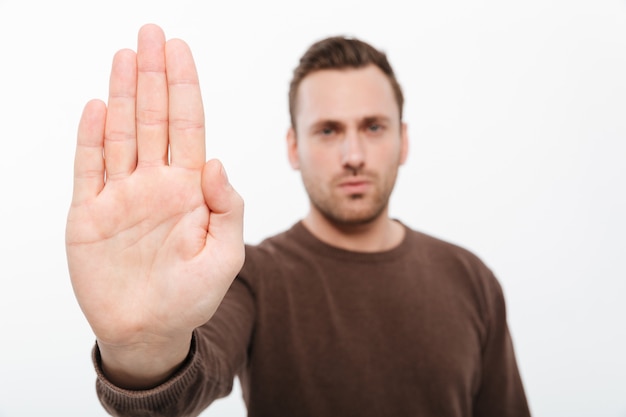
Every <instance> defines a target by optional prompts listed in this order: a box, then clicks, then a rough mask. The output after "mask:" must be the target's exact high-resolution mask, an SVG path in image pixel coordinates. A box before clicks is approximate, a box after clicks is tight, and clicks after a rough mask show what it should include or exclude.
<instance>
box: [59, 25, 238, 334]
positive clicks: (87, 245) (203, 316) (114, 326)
mask: <svg viewBox="0 0 626 417" xmlns="http://www.w3.org/2000/svg"><path fill="white" fill-rule="evenodd" d="M109 91H110V92H109V99H108V106H106V105H105V104H104V103H103V102H101V101H99V100H93V101H91V102H89V103H88V104H87V105H86V106H85V110H84V112H83V116H82V118H81V122H80V125H79V131H78V143H77V149H76V160H75V169H74V170H75V177H74V195H73V200H72V205H71V209H70V212H69V216H68V222H67V232H66V244H67V256H68V265H69V271H70V276H71V279H72V284H73V287H74V291H75V293H76V296H77V299H78V301H79V304H80V306H81V308H82V310H83V312H84V313H85V315H86V317H87V320H88V321H89V323H90V325H91V327H92V328H93V330H94V332H95V334H96V336H97V338H98V343H99V344H102V345H110V346H133V345H145V344H149V343H160V342H162V341H166V340H168V339H175V338H177V337H181V335H189V334H190V333H191V331H192V330H193V329H194V328H196V327H198V326H200V325H202V324H203V323H204V322H206V321H207V320H209V319H210V317H211V316H212V314H213V313H214V312H215V310H216V309H217V306H218V305H219V303H220V301H221V299H222V298H223V296H224V294H225V292H226V291H227V289H228V287H229V286H230V283H231V282H232V280H233V278H234V277H235V275H236V274H237V272H238V271H239V268H240V267H241V265H242V262H243V256H244V255H243V239H242V221H243V202H242V200H241V198H240V197H239V195H238V194H237V193H236V192H235V190H234V189H233V188H232V187H231V186H230V185H229V183H228V180H227V179H226V176H225V174H224V171H223V168H222V166H221V164H220V163H219V162H218V161H215V160H213V161H209V162H205V158H206V157H205V144H204V114H203V109H202V100H201V95H200V88H199V84H198V77H197V73H196V69H195V65H194V62H193V58H192V56H191V52H190V50H189V48H188V47H187V45H186V44H185V43H184V42H183V41H181V40H169V41H167V42H166V41H165V37H164V34H163V32H162V31H161V29H160V28H158V27H156V26H154V25H147V26H144V27H143V28H142V29H141V30H140V32H139V40H138V46H137V52H136V53H135V52H134V51H131V50H121V51H119V52H118V53H117V54H116V55H115V57H114V60H113V67H112V70H111V80H110V87H109ZM187 337H188V336H187Z"/></svg>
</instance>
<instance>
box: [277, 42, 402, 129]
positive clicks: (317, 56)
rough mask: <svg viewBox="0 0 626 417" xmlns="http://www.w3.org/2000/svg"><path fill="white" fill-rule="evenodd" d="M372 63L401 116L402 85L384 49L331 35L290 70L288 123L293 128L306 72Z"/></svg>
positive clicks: (316, 45)
mask: <svg viewBox="0 0 626 417" xmlns="http://www.w3.org/2000/svg"><path fill="white" fill-rule="evenodd" d="M372 64H373V65H376V66H377V67H378V68H380V70H381V71H382V72H383V73H384V74H385V75H386V76H387V78H388V79H389V82H390V83H391V87H392V89H393V93H394V96H395V98H396V102H397V103H398V110H399V114H400V120H402V107H403V105H404V96H403V95H402V88H401V87H400V84H399V83H398V80H396V76H395V74H394V72H393V69H392V68H391V65H390V64H389V61H388V60H387V56H386V55H385V53H384V52H382V51H379V50H378V49H376V48H374V47H373V46H371V45H370V44H368V43H366V42H363V41H361V40H359V39H356V38H348V37H343V36H333V37H330V38H326V39H322V40H320V41H318V42H315V43H314V44H313V45H311V46H310V47H309V49H308V50H307V51H306V52H305V53H304V55H302V58H300V63H299V64H298V66H297V67H296V68H295V69H294V70H293V78H292V79H291V83H290V84H289V116H290V118H291V126H292V127H293V128H294V129H295V128H296V123H295V114H296V100H297V96H298V87H300V83H301V82H302V80H303V79H304V78H305V77H306V76H307V75H309V74H311V73H312V72H314V71H319V70H324V69H344V68H363V67H366V66H368V65H372Z"/></svg>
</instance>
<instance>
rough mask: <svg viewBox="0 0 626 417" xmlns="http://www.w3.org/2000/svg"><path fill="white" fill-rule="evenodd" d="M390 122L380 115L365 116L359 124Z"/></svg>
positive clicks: (386, 117) (387, 118)
mask: <svg viewBox="0 0 626 417" xmlns="http://www.w3.org/2000/svg"><path fill="white" fill-rule="evenodd" d="M390 120H391V119H390V118H389V117H388V116H384V115H382V114H381V115H373V116H366V117H364V118H363V120H362V121H361V123H363V124H370V123H374V122H382V123H389V121H390Z"/></svg>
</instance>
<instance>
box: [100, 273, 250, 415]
mask: <svg viewBox="0 0 626 417" xmlns="http://www.w3.org/2000/svg"><path fill="white" fill-rule="evenodd" d="M254 311H255V309H254V299H253V296H252V292H251V291H250V289H249V288H248V286H247V284H246V283H244V282H243V281H241V280H240V279H236V280H235V281H234V282H233V284H232V286H231V288H230V289H229V291H228V293H227V294H226V296H225V297H224V300H223V301H222V303H221V304H220V307H219V308H218V310H217V311H216V313H215V314H214V316H213V317H212V318H211V320H210V321H209V322H207V323H206V324H205V325H203V326H202V327H199V328H197V329H196V330H195V331H194V333H193V337H192V342H191V348H190V351H189V355H188V356H187V359H186V360H185V362H184V363H183V364H182V365H181V367H180V368H179V369H178V371H177V372H175V373H174V374H173V375H172V377H171V378H170V379H169V380H167V381H166V382H164V383H163V384H161V385H159V386H157V387H154V388H152V389H148V390H138V391H133V390H126V389H123V388H120V387H117V386H115V385H114V384H112V383H111V382H110V381H109V380H108V379H107V378H106V376H105V375H104V374H103V372H102V367H101V362H100V354H99V351H98V347H97V346H95V347H94V350H93V361H94V365H95V368H96V374H97V379H96V392H97V394H98V398H99V399H100V402H101V403H102V405H103V407H104V408H105V410H106V411H107V412H109V413H110V414H111V415H113V416H124V417H143V416H146V417H147V416H151V417H158V416H196V415H198V414H200V413H201V412H202V411H203V410H204V409H206V408H207V407H208V406H209V405H210V404H211V403H212V402H213V401H214V400H216V399H218V398H221V397H224V396H226V395H228V394H229V393H230V392H231V390H232V386H233V380H234V377H235V376H236V375H237V374H238V373H239V372H241V370H242V369H243V368H244V367H245V365H246V359H247V349H248V344H249V340H250V335H251V333H252V328H253V325H254Z"/></svg>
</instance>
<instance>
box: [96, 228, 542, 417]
mask: <svg viewBox="0 0 626 417" xmlns="http://www.w3.org/2000/svg"><path fill="white" fill-rule="evenodd" d="M94 358H95V362H96V370H97V372H98V380H97V390H98V394H99V397H100V399H101V401H102V403H103V405H104V406H105V408H106V409H107V410H108V411H109V412H111V413H113V414H114V415H119V416H161V415H162V416H187V415H197V414H198V413H200V412H201V411H202V410H203V409H204V408H206V406H208V405H209V404H210V403H211V401H213V400H214V399H216V398H219V397H222V396H224V395H227V394H228V393H229V392H230V390H231V388H232V383H233V378H234V377H235V376H236V375H238V376H239V377H240V378H241V384H242V389H243V392H244V399H245V401H246V404H247V407H248V413H249V416H251V417H255V416H290V417H296V416H324V417H327V416H359V417H367V416H376V417H380V416H433V417H447V416H450V417H453V416H454V417H457V416H493V417H507V416H529V415H530V413H529V409H528V405H527V402H526V398H525V395H524V389H523V386H522V382H521V379H520V375H519V372H518V369H517V365H516V361H515V355H514V352H513V346H512V343H511V338H510V336H509V332H508V329H507V323H506V312H505V303H504V298H503V295H502V290H501V288H500V285H499V284H498V282H497V280H496V279H495V278H494V276H493V274H492V273H491V272H490V270H489V269H488V268H487V267H486V266H485V265H484V264H483V263H482V262H481V261H480V260H479V259H478V258H477V257H475V256H474V255H472V254H471V253H469V252H468V251H466V250H464V249H462V248H459V247H457V246H454V245H451V244H449V243H445V242H443V241H440V240H437V239H435V238H432V237H430V236H427V235H425V234H422V233H419V232H416V231H412V230H410V229H407V233H406V237H405V239H404V240H403V242H402V243H401V244H400V245H399V246H398V247H396V248H394V249H392V250H389V251H385V252H379V253H355V252H350V251H346V250H341V249H337V248H334V247H332V246H329V245H326V244H324V243H322V242H320V241H319V240H317V239H316V238H315V237H313V235H311V234H310V233H309V232H308V231H307V230H306V229H305V227H304V226H303V225H302V224H301V223H297V224H296V225H294V226H293V227H292V228H291V229H290V230H288V231H286V232H284V233H282V234H279V235H277V236H275V237H273V238H270V239H267V240H266V241H264V242H263V243H261V244H260V245H258V246H249V247H247V251H246V262H245V265H244V268H243V269H242V271H241V273H240V275H239V277H238V278H237V279H236V280H235V281H234V282H233V285H232V287H231V290H230V291H229V293H228V294H227V296H226V298H225V299H224V301H223V302H222V304H221V306H220V308H219V310H218V311H217V313H216V314H215V316H214V317H213V318H212V319H211V320H210V321H209V322H208V323H207V324H206V325H204V326H202V327H201V328H198V329H197V330H196V332H195V334H194V340H193V343H192V348H191V351H190V354H189V357H188V359H187V361H186V363H185V364H184V365H183V366H182V367H181V369H180V370H179V372H178V373H177V374H176V375H174V376H173V377H172V378H171V379H170V380H169V381H168V382H166V383H165V384H163V385H161V386H159V387H156V388H154V389H152V390H147V391H126V390H123V389H120V388H117V387H115V386H113V385H112V384H111V383H110V382H108V381H107V380H106V378H105V377H104V376H103V375H102V372H101V371H100V366H99V357H98V351H97V349H95V350H94Z"/></svg>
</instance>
